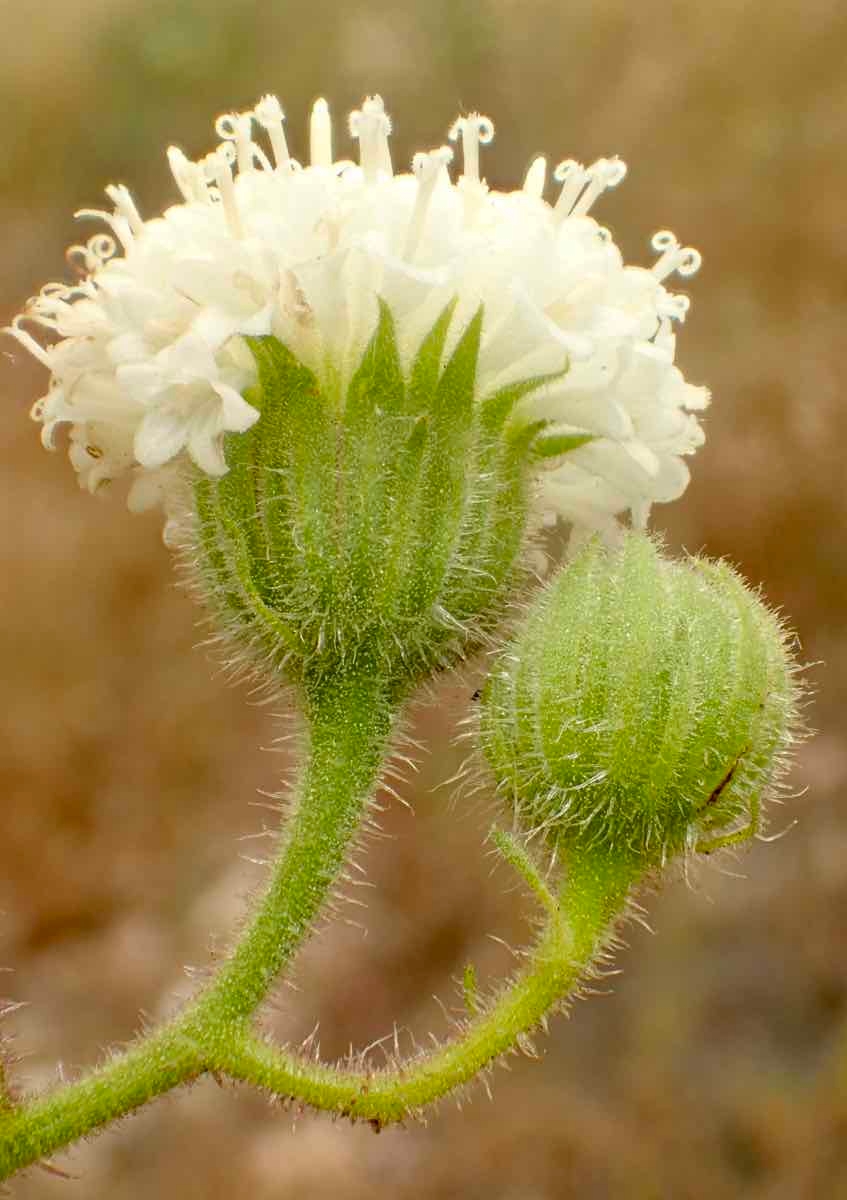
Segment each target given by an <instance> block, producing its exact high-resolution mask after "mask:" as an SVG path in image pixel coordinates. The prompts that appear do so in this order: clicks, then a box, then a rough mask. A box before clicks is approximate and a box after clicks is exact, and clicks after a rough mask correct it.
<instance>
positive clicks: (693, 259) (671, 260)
mask: <svg viewBox="0 0 847 1200" xmlns="http://www.w3.org/2000/svg"><path fill="white" fill-rule="evenodd" d="M651 245H652V247H653V249H654V250H658V251H659V254H660V257H659V259H658V261H657V262H655V263H654V264H653V274H654V275H655V276H656V278H657V279H658V280H659V282H660V283H661V281H662V280H663V279H667V277H668V275H672V274H673V273H674V271H676V273H677V275H683V276H688V275H694V274H695V273H696V272H697V271H699V270H700V264H701V263H702V261H703V257H702V255H701V254H700V251H699V250H695V249H694V247H693V246H680V244H679V241H678V240H677V238H676V237H675V236H674V234H672V233H671V232H670V230H668V229H662V230H660V231H659V233H657V234H655V236H654V237H653V240H652V242H651Z"/></svg>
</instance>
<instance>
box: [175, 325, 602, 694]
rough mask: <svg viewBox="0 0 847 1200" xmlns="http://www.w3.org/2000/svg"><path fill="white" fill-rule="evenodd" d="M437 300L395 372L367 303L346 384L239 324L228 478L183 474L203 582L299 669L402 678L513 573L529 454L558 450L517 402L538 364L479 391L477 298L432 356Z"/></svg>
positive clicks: (459, 640)
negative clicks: (370, 325)
mask: <svg viewBox="0 0 847 1200" xmlns="http://www.w3.org/2000/svg"><path fill="white" fill-rule="evenodd" d="M454 307H455V306H454V304H449V305H448V306H447V307H446V308H445V310H444V311H443V313H442V314H441V316H440V317H439V318H438V320H437V321H436V322H435V324H434V325H433V327H432V329H431V330H430V331H429V333H428V334H427V336H426V337H425V338H424V339H423V341H422V343H421V345H420V348H419V350H418V352H417V355H416V357H415V358H414V360H413V362H412V364H411V367H410V369H409V370H408V372H404V370H403V367H402V364H401V361H400V356H399V353H398V348H397V339H396V334H395V328H394V321H393V318H392V315H391V312H390V310H389V309H388V307H387V306H386V305H385V304H384V303H382V302H380V314H379V321H378V324H377V327H376V330H375V332H374V334H373V336H372V338H371V340H370V342H369V343H368V345H367V347H366V348H365V351H364V353H363V356H362V359H361V362H360V363H359V366H358V367H357V369H356V370H355V371H354V373H353V375H352V377H351V379H350V382H349V384H348V386H347V389H346V393H344V394H343V395H342V394H341V393H340V389H339V388H338V386H337V384H334V383H332V382H330V383H327V384H323V383H322V382H321V381H320V380H319V379H318V377H317V376H316V374H315V373H314V372H312V371H311V370H309V369H308V368H307V367H306V366H304V365H303V363H301V362H300V361H299V360H298V359H297V358H296V357H295V356H294V355H293V354H292V353H291V351H290V350H289V349H288V348H287V347H286V346H284V345H283V344H282V343H281V342H279V341H278V340H277V339H276V338H274V337H261V338H248V339H247V341H248V344H249V346H250V349H251V351H252V353H253V356H254V358H255V360H256V364H257V367H258V373H259V382H258V387H257V388H255V389H254V390H253V391H252V392H251V393H250V394H249V397H248V398H249V399H250V401H251V403H253V404H254V405H255V406H256V407H257V408H258V409H259V410H260V413H261V416H260V418H259V420H258V421H257V423H256V424H255V426H254V427H253V428H252V429H250V430H249V431H247V432H246V433H239V434H236V435H232V436H230V438H229V439H228V441H227V446H226V455H227V463H228V465H229V472H228V474H227V475H226V476H225V477H224V478H223V479H220V480H213V479H210V478H208V477H205V476H203V477H199V478H198V479H197V481H196V484H195V511H196V516H197V535H196V544H197V549H198V558H199V560H200V563H201V568H202V573H203V577H204V581H205V585H206V590H207V591H210V592H211V593H212V595H213V597H214V598H215V600H216V602H217V604H218V607H219V608H220V609H221V610H222V611H223V613H224V614H225V616H226V618H227V621H228V623H229V626H230V628H231V629H232V630H233V631H234V632H235V633H236V635H237V636H238V638H239V640H241V641H242V643H243V642H245V641H246V642H248V643H249V642H252V643H253V645H254V646H257V647H259V648H260V649H261V650H262V651H263V652H264V653H265V654H266V655H269V656H270V657H271V659H272V660H273V661H274V662H275V664H276V665H277V666H281V665H284V666H285V667H286V670H287V671H288V673H289V674H290V675H291V676H293V677H294V678H298V679H299V678H302V677H303V675H304V674H305V673H311V674H312V675H316V674H326V673H327V672H333V671H335V670H337V669H344V670H350V669H351V668H352V669H359V668H360V667H361V665H363V664H368V663H371V664H373V669H374V670H375V671H376V672H377V673H378V674H379V675H380V676H381V677H382V678H388V679H393V680H394V681H395V684H396V687H397V689H398V691H399V692H401V693H402V692H403V691H405V690H406V689H407V688H408V686H410V685H411V684H412V683H414V682H416V681H417V680H418V679H419V678H421V677H423V676H425V675H427V674H429V673H430V672H431V671H432V670H434V669H435V668H436V667H438V666H440V665H442V664H443V663H446V662H449V661H450V660H451V659H452V658H455V657H456V655H457V654H459V655H460V654H462V653H464V652H466V650H467V648H468V647H469V646H470V645H473V644H474V643H475V642H476V641H478V639H479V637H480V636H481V634H482V633H483V632H484V631H485V629H486V628H487V627H488V626H490V625H492V624H494V623H496V621H497V620H498V619H499V617H500V615H501V612H502V609H503V606H504V602H505V600H506V598H507V596H508V594H509V590H510V587H511V585H512V584H513V582H514V579H515V574H516V569H517V566H518V563H519V560H520V552H521V547H522V544H523V540H524V533H525V528H526V522H527V513H528V488H529V476H530V470H531V466H532V464H533V462H534V461H537V459H538V458H539V457H540V456H546V455H548V454H550V453H552V452H556V453H565V452H566V451H567V450H568V449H571V448H573V445H575V444H581V442H582V441H584V440H585V438H577V439H574V438H570V439H567V444H563V445H562V446H561V447H560V446H559V445H558V444H556V446H555V447H553V448H552V450H551V448H550V447H549V446H546V445H542V443H541V440H540V439H541V435H542V434H544V433H545V432H546V429H547V426H548V422H537V423H535V424H532V425H524V426H521V425H520V424H519V422H518V421H517V420H516V419H515V407H516V405H517V404H518V402H519V401H520V400H521V399H522V398H523V397H524V396H526V395H527V394H528V393H530V392H532V391H534V390H535V389H537V388H539V387H541V386H542V385H544V384H545V383H547V382H549V381H550V378H551V377H550V376H540V377H536V378H533V379H527V380H523V381H521V382H518V383H515V384H512V385H510V386H509V387H506V388H504V389H502V390H501V391H499V392H497V393H495V394H494V395H489V396H486V397H484V398H483V397H480V395H479V394H478V388H477V363H478V358H479V347H480V339H481V335H482V327H483V313H482V310H481V309H480V310H479V311H478V312H477V314H476V315H475V317H474V318H473V319H472V320H471V321H470V322H469V323H468V325H467V326H466V327H465V328H464V330H463V331H462V333H461V336H459V337H458V340H456V341H455V345H454V346H453V349H452V351H451V352H450V353H449V355H445V345H446V341H447V336H448V333H449V330H450V325H451V321H452V319H453V312H454Z"/></svg>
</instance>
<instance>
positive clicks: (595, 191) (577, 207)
mask: <svg viewBox="0 0 847 1200" xmlns="http://www.w3.org/2000/svg"><path fill="white" fill-rule="evenodd" d="M553 174H554V177H555V178H556V179H557V180H558V182H559V183H561V185H562V190H561V193H560V194H559V199H558V200H557V201H556V207H555V209H554V213H555V217H556V223H557V224H559V223H560V222H561V221H563V220H564V219H565V218H566V217H584V216H585V215H586V213H587V212H588V211H589V210H590V208H591V206H592V204H593V203H594V201H595V200H596V199H597V197H598V196H601V195H602V194H603V192H605V191H606V189H607V188H612V187H617V185H618V184H619V183H620V182H621V180H622V179H623V178H624V177H625V175H626V163H625V162H623V161H622V160H621V159H620V158H598V159H597V162H595V163H592V164H591V166H590V167H584V166H583V165H582V163H579V162H576V161H575V160H574V159H572V158H569V159H566V160H565V162H561V163H559V165H558V166H557V167H556V170H555V171H554V172H553Z"/></svg>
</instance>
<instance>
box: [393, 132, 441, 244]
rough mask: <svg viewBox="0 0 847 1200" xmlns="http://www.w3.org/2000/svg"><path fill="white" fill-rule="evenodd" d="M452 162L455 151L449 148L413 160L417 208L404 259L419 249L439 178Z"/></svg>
mask: <svg viewBox="0 0 847 1200" xmlns="http://www.w3.org/2000/svg"><path fill="white" fill-rule="evenodd" d="M452 160H453V151H452V150H451V149H450V147H449V146H441V147H439V149H438V150H430V151H429V153H427V154H424V153H420V154H416V155H415V157H414V158H413V159H412V173H413V174H414V175H415V177H416V179H417V181H418V194H417V196H416V197H415V207H414V209H413V210H412V216H411V220H410V221H409V231H408V233H407V234H406V245H405V247H404V251H403V253H404V257H405V258H407V259H410V258H412V257H413V256H414V253H415V251H416V250H417V248H418V243H419V242H420V239H421V234H422V233H423V229H424V225H425V223H426V214H427V209H428V208H429V202H430V200H431V199H432V193H433V190H434V188H435V185H436V183H437V182H438V177H439V175H440V174H441V172H442V171H443V170H445V169H446V168H447V166H448V164H449V163H451V162H452Z"/></svg>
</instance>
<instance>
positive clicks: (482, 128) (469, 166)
mask: <svg viewBox="0 0 847 1200" xmlns="http://www.w3.org/2000/svg"><path fill="white" fill-rule="evenodd" d="M447 136H448V138H449V139H450V141H451V142H457V141H458V140H459V139H460V138H461V140H462V157H463V170H462V177H463V178H464V179H470V180H472V181H473V182H474V183H479V147H480V146H481V145H482V146H487V145H488V143H489V142H490V141H491V140H492V138H493V137H494V123H493V122H492V121H491V120H490V119H489V118H488V117H483V116H481V115H480V114H479V113H468V115H467V116H466V117H458V118H457V119H456V120H455V121H454V122H453V124H452V125H451V126H450V132H449V133H448V134H447Z"/></svg>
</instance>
